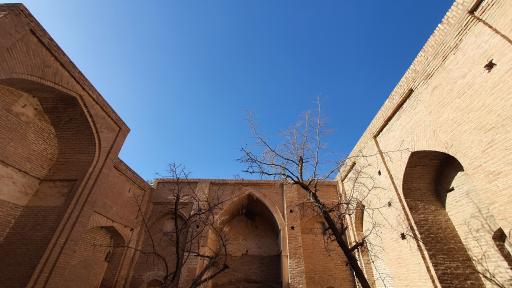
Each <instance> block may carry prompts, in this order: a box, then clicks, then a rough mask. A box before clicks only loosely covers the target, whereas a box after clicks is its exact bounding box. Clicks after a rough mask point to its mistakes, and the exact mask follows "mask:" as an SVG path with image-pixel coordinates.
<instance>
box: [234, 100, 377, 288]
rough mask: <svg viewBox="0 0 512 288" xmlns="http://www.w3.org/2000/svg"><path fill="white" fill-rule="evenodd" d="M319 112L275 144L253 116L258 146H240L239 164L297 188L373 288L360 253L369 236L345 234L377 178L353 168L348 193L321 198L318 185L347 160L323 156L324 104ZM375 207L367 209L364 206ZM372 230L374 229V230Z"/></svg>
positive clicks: (364, 283) (327, 235)
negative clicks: (322, 112) (255, 121)
mask: <svg viewBox="0 0 512 288" xmlns="http://www.w3.org/2000/svg"><path fill="white" fill-rule="evenodd" d="M317 104H318V105H317V111H316V113H311V112H307V113H305V114H304V117H303V118H302V119H301V120H300V121H299V122H298V123H297V124H296V125H294V126H293V127H291V128H290V129H288V130H286V131H285V132H284V134H283V135H284V141H283V142H282V143H281V144H280V145H273V144H271V143H270V142H269V140H268V139H267V138H266V137H264V136H262V135H261V134H259V132H258V131H257V129H256V126H255V124H254V121H253V120H252V118H250V119H249V125H250V129H251V132H252V136H253V137H254V139H255V142H256V143H255V144H256V146H255V147H253V149H250V148H248V147H247V146H246V147H242V149H241V150H242V153H243V156H242V157H241V158H240V162H242V163H243V164H245V165H246V168H245V170H244V172H246V173H249V174H253V175H259V176H260V177H262V178H272V179H276V180H281V181H284V182H286V183H291V184H294V185H297V186H299V187H300V188H301V189H299V190H300V191H303V192H304V193H305V196H306V197H305V198H306V199H307V200H306V202H307V203H306V204H307V205H306V206H308V207H313V209H314V210H315V211H316V213H317V215H321V217H322V218H323V221H325V223H324V224H325V227H324V231H323V232H324V237H325V238H326V239H328V241H333V242H335V243H336V244H337V246H338V247H339V249H341V251H342V252H343V254H344V255H345V256H346V259H347V261H348V265H350V267H351V268H352V270H353V272H354V274H355V277H356V279H357V281H358V282H359V284H360V285H361V286H362V287H365V288H367V287H370V284H369V281H368V279H367V277H366V276H365V273H364V271H363V269H362V268H361V265H360V262H359V261H358V259H357V257H356V253H357V252H358V251H359V250H360V249H364V248H365V247H366V239H367V238H368V235H367V234H362V235H360V236H361V237H358V239H357V241H355V243H354V242H352V243H349V240H347V237H346V232H347V230H348V229H349V221H350V220H349V219H350V217H352V216H353V215H354V214H355V213H356V212H357V211H358V209H361V205H360V203H361V202H363V201H364V199H365V198H366V197H367V196H368V195H369V193H371V192H372V191H374V190H376V189H379V187H378V186H377V185H376V184H375V181H373V178H372V176H371V175H369V174H368V173H365V172H364V169H361V168H357V169H354V171H353V172H352V178H353V179H352V181H353V183H352V185H351V189H350V191H346V192H345V193H340V194H339V195H338V199H337V200H335V201H332V200H329V201H325V200H324V199H322V197H321V196H320V193H319V192H320V184H321V182H322V181H324V180H332V179H333V178H334V176H335V175H336V174H337V173H338V172H339V170H340V168H341V167H342V165H344V164H345V160H346V159H345V160H343V159H342V160H336V161H330V160H329V159H326V158H323V157H325V155H324V153H325V148H326V147H325V145H324V143H323V142H322V139H323V136H324V135H325V134H326V129H325V128H324V124H323V121H322V119H321V115H320V112H321V109H320V102H319V101H318V103H317ZM372 209H377V208H375V207H374V208H371V207H366V210H372ZM370 230H373V229H370Z"/></svg>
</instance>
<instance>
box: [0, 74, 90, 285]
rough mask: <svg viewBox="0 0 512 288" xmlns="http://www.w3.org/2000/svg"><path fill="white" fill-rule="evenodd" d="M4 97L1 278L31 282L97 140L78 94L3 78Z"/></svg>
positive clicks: (11, 282) (0, 157)
mask: <svg viewBox="0 0 512 288" xmlns="http://www.w3.org/2000/svg"><path fill="white" fill-rule="evenodd" d="M0 94H1V95H0V96H1V97H0V117H1V119H2V120H1V121H0V123H2V124H1V125H0V139H1V140H0V141H2V143H0V146H2V147H3V148H2V149H0V150H1V151H0V164H1V165H0V175H1V176H2V177H1V179H2V180H1V181H3V182H5V183H0V184H1V185H0V186H1V187H0V189H1V190H0V214H1V215H2V219H1V220H0V237H1V241H0V242H1V243H0V255H1V256H2V257H0V270H1V271H3V272H4V273H0V274H1V276H0V283H4V284H6V285H7V286H12V287H24V286H25V285H26V284H27V283H28V281H29V280H30V277H31V275H32V273H33V272H34V270H35V268H36V266H37V265H38V263H39V261H40V259H41V258H42V256H43V254H44V252H45V250H46V249H47V247H48V244H49V243H50V241H51V239H52V237H53V235H54V233H55V231H56V229H57V227H58V225H59V223H60V222H61V219H62V217H63V215H64V213H65V212H66V210H67V208H68V206H69V204H70V203H71V201H72V200H73V197H74V196H75V194H77V191H78V189H79V187H80V184H81V183H82V181H83V180H84V179H85V177H86V175H87V172H88V171H89V169H90V167H91V165H92V163H93V161H94V157H95V154H96V140H95V137H94V133H93V128H92V127H91V124H90V122H89V120H88V118H87V116H86V113H85V111H84V109H83V107H82V105H81V104H80V103H79V101H78V100H77V98H75V97H74V96H71V95H69V94H67V93H65V92H63V91H61V90H59V89H57V88H54V87H51V86H49V85H45V84H42V83H39V82H36V81H32V80H27V79H2V80H0ZM13 267H15V268H13Z"/></svg>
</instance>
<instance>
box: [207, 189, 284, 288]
mask: <svg viewBox="0 0 512 288" xmlns="http://www.w3.org/2000/svg"><path fill="white" fill-rule="evenodd" d="M269 204H270V203H269V201H267V200H266V199H265V198H263V197H261V196H259V195H258V194H256V193H252V192H249V193H245V194H242V195H240V196H239V197H237V198H236V199H234V200H232V201H231V202H230V203H229V204H228V205H227V206H226V207H225V209H224V210H223V211H222V213H221V216H220V224H221V226H222V227H224V230H225V231H226V233H227V234H228V235H227V238H228V239H229V245H228V247H227V248H228V265H229V266H230V267H231V269H229V270H227V271H226V272H224V273H222V274H220V275H219V276H218V277H216V278H215V279H214V280H213V283H212V286H213V287H239V286H240V285H242V286H243V285H246V286H247V287H260V286H258V285H264V286H265V285H266V286H265V287H281V286H282V283H283V278H284V277H283V275H284V274H283V273H284V272H283V271H284V269H283V267H284V266H283V263H282V262H283V261H282V255H283V249H282V244H283V243H282V242H283V241H282V238H283V236H282V234H283V233H284V231H285V227H283V226H284V225H283V224H284V221H282V218H281V215H280V213H279V209H277V207H275V206H274V207H273V205H271V204H270V205H269ZM280 218H281V219H280ZM237 285H238V286H237ZM254 285H256V286H254Z"/></svg>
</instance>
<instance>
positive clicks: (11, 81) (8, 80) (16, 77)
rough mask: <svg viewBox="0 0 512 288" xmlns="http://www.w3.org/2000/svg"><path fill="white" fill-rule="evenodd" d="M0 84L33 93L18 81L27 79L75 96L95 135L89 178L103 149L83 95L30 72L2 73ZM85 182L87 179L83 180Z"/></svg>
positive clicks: (29, 81) (26, 80) (69, 95)
mask: <svg viewBox="0 0 512 288" xmlns="http://www.w3.org/2000/svg"><path fill="white" fill-rule="evenodd" d="M0 77H1V78H0V85H4V86H7V87H9V88H12V89H16V90H19V91H23V92H25V93H28V94H31V93H30V92H29V91H26V90H24V89H23V85H21V84H22V83H16V82H18V81H20V80H21V81H25V82H26V83H33V84H36V85H39V86H41V87H46V88H49V89H53V90H56V91H58V92H59V93H60V94H61V95H64V96H65V97H73V98H74V99H75V100H76V101H77V102H78V104H79V105H80V108H81V110H82V111H83V113H84V115H85V117H86V119H87V122H88V123H89V127H90V128H91V131H92V135H93V136H94V144H95V147H94V155H93V158H92V162H91V165H90V167H89V171H88V172H87V175H86V176H85V177H84V179H86V178H88V175H89V173H90V171H92V170H93V169H94V168H95V167H96V165H97V164H98V160H99V155H100V150H101V138H100V137H99V132H98V130H99V129H98V126H97V125H96V122H95V121H94V118H93V117H92V115H91V113H90V111H89V109H88V108H87V106H86V105H85V102H84V100H83V96H82V95H80V94H78V93H76V92H74V91H72V90H70V89H68V88H66V87H64V86H61V85H59V84H57V83H55V82H52V81H50V80H47V79H43V78H40V77H37V76H33V75H29V74H20V73H12V74H8V75H0ZM83 182H84V183H85V181H83Z"/></svg>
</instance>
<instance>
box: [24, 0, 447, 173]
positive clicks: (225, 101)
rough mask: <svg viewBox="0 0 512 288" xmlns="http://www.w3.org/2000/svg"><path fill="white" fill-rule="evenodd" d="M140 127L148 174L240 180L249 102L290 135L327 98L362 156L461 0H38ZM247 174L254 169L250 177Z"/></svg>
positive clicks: (264, 124)
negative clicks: (405, 79)
mask: <svg viewBox="0 0 512 288" xmlns="http://www.w3.org/2000/svg"><path fill="white" fill-rule="evenodd" d="M24 2H25V5H26V6H28V8H29V9H30V11H31V12H32V13H33V14H34V16H35V17H36V18H37V19H38V20H39V21H40V22H41V23H42V25H43V26H44V27H45V28H46V29H47V31H48V32H49V33H50V34H51V35H52V37H53V38H54V39H55V40H56V41H57V43H58V44H59V45H60V46H61V47H62V49H63V50H64V51H65V52H66V53H67V54H68V56H69V57H70V58H71V59H72V60H73V61H74V63H75V64H76V65H77V66H78V68H79V69H80V70H81V71H82V72H83V73H84V74H85V76H86V77H87V78H88V79H89V80H90V81H91V82H92V84H93V85H94V86H95V87H96V88H97V89H98V91H100V93H101V94H102V95H103V97H104V98H105V99H106V100H107V101H108V102H109V103H110V104H111V105H112V106H113V107H114V109H115V110H116V111H117V113H118V114H119V115H120V116H121V117H122V118H123V119H124V121H125V122H126V123H127V124H128V126H129V127H130V128H131V133H130V134H129V136H128V139H127V140H126V142H125V145H124V148H123V150H122V152H121V155H120V156H121V158H122V159H123V160H124V161H126V162H127V163H128V164H129V165H130V166H131V167H132V168H133V169H135V170H136V171H137V172H138V173H139V174H140V175H141V176H142V177H144V178H145V179H151V178H154V177H155V176H156V175H155V174H156V173H157V172H158V173H162V172H164V170H165V167H166V164H167V163H169V162H171V161H175V162H179V163H182V164H184V165H186V166H187V167H188V169H189V170H191V171H192V176H193V177H197V178H199V177H204V178H206V177H208V178H232V177H233V176H234V175H237V174H240V175H242V173H241V172H240V171H241V169H242V166H241V165H240V164H239V163H237V162H236V159H237V158H238V157H240V155H241V154H240V152H239V149H240V147H241V146H242V145H244V144H247V143H250V142H251V139H250V137H249V133H248V128H247V123H246V121H245V118H246V113H247V111H251V112H253V113H254V114H255V117H256V121H257V123H258V124H259V126H260V128H261V130H263V132H265V133H266V134H268V135H270V136H271V138H273V137H274V136H276V135H277V133H278V132H279V130H282V129H285V128H287V127H288V126H290V124H292V123H293V122H294V121H295V120H296V118H297V117H298V115H299V114H300V113H301V112H304V111H306V110H308V109H311V108H312V107H314V103H313V102H314V100H315V99H316V97H317V96H320V98H321V100H322V105H323V108H324V116H326V117H327V121H328V125H329V127H330V128H332V129H333V134H332V135H331V136H330V137H329V139H328V144H329V147H328V148H329V149H330V150H331V151H335V152H336V153H338V154H340V155H343V154H347V153H349V152H350V150H351V148H352V147H353V146H354V144H355V143H356V142H357V140H358V138H359V137H360V136H361V134H362V133H363V131H364V130H365V128H366V126H367V125H368V123H370V121H371V120H372V118H373V116H374V115H375V113H376V112H377V111H378V109H379V108H380V106H381V105H382V104H383V103H384V100H385V99H386V98H387V96H388V95H389V93H390V92H391V91H392V89H393V87H394V86H395V85H396V84H397V82H398V81H399V80H400V78H401V77H402V75H403V73H404V72H405V71H406V69H407V67H408V66H409V65H410V64H411V62H412V60H413V59H414V58H415V56H416V54H417V53H418V52H419V50H420V49H421V47H422V46H423V45H424V43H425V41H426V40H427V39H428V37H429V36H430V34H431V33H432V32H433V31H434V29H435V27H436V26H437V24H438V23H439V22H440V21H441V19H442V17H443V15H444V14H445V13H446V11H447V10H448V8H449V7H450V5H451V4H452V1H451V0H435V1H433V0H414V1H411V0H394V1H383V0H374V1H360V0H357V1H356V0H353V1H341V0H325V1H323V0H320V1H296V0H294V1H291V0H290V1H285V0H283V1H280V0H243V1H240V0H205V1H195V0H181V1H111V0H102V1H42V0H37V1H24ZM242 176H244V175H242Z"/></svg>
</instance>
